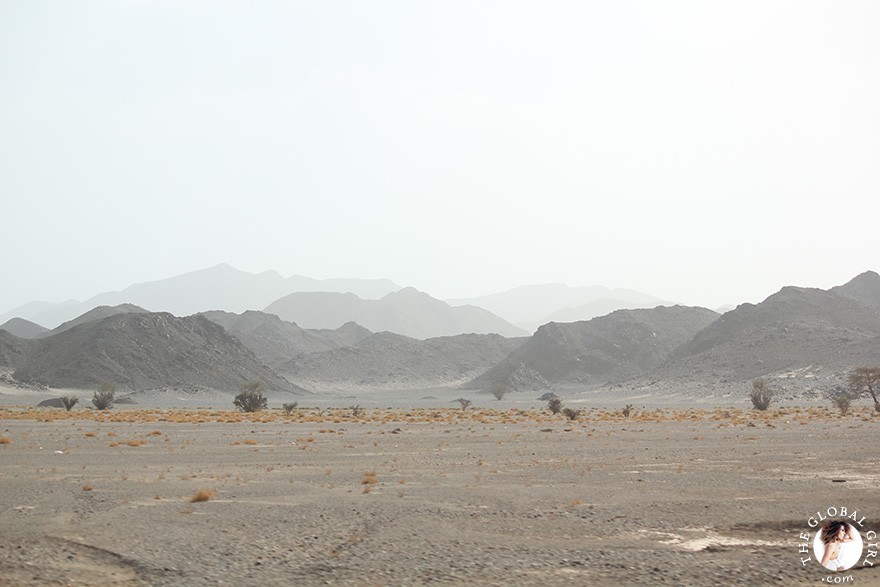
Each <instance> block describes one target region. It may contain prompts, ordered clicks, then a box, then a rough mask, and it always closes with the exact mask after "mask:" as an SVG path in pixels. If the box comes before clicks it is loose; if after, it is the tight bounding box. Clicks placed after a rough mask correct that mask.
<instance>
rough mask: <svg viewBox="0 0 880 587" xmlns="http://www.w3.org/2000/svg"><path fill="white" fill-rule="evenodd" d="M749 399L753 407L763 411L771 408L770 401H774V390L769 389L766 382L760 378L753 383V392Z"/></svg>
mask: <svg viewBox="0 0 880 587" xmlns="http://www.w3.org/2000/svg"><path fill="white" fill-rule="evenodd" d="M749 397H750V398H751V400H752V407H754V408H755V409H756V410H762V411H763V410H766V409H767V408H769V407H770V400H772V399H773V390H772V389H770V387H768V385H767V382H766V381H764V380H763V379H761V378H760V377H759V378H757V379H755V380H754V381H752V391H751V393H750V394H749Z"/></svg>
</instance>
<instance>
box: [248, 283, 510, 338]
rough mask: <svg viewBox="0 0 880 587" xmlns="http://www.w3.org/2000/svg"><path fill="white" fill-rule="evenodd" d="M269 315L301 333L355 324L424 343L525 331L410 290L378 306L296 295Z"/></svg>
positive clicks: (343, 297) (346, 297) (348, 298)
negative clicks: (274, 316)
mask: <svg viewBox="0 0 880 587" xmlns="http://www.w3.org/2000/svg"><path fill="white" fill-rule="evenodd" d="M265 311H266V312H267V313H270V314H276V315H277V316H279V317H281V319H282V320H287V321H288V322H295V323H297V324H299V325H300V326H301V327H303V328H329V329H335V328H338V327H339V326H341V325H342V324H345V323H346V322H356V323H357V324H360V325H361V326H363V327H364V328H367V329H368V330H371V331H373V332H384V331H387V332H393V333H395V334H401V335H404V336H409V337H411V338H418V339H427V338H435V337H438V336H454V335H457V334H500V335H502V336H508V337H509V336H523V335H524V334H525V331H523V330H520V329H519V328H517V327H515V326H513V325H512V324H510V323H509V322H506V321H505V320H503V319H501V318H499V317H498V316H495V315H494V314H492V313H491V312H489V311H487V310H484V309H482V308H477V307H475V306H459V307H454V308H453V307H452V306H450V305H449V304H447V303H446V302H442V301H440V300H438V299H435V298H432V297H431V296H429V295H428V294H426V293H422V292H420V291H418V290H415V289H413V288H411V287H408V288H404V289H402V290H400V291H398V292H394V293H391V294H388V295H387V296H385V297H383V298H382V299H380V300H363V299H361V298H359V297H357V296H356V295H354V294H351V293H347V294H340V293H328V292H318V293H315V292H298V293H294V294H291V295H289V296H285V297H283V298H281V299H279V300H277V301H275V302H273V303H272V304H270V305H269V306H268V307H267V308H266V310H265Z"/></svg>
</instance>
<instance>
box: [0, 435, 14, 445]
mask: <svg viewBox="0 0 880 587" xmlns="http://www.w3.org/2000/svg"><path fill="white" fill-rule="evenodd" d="M10 442H12V439H11V438H9V437H8V436H0V444H9V443H10Z"/></svg>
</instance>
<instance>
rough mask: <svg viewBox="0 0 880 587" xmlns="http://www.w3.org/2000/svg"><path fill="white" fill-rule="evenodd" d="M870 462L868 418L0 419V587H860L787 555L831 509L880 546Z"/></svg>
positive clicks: (876, 574)
mask: <svg viewBox="0 0 880 587" xmlns="http://www.w3.org/2000/svg"><path fill="white" fill-rule="evenodd" d="M878 440H880V417H878V415H877V414H874V413H873V410H872V409H869V408H868V407H866V406H864V405H861V406H859V407H857V408H855V409H853V410H852V411H851V412H850V413H849V414H847V415H845V416H842V415H840V414H839V413H838V412H837V411H835V410H832V409H831V408H830V407H827V406H819V405H815V406H806V407H798V406H779V407H771V408H770V409H769V410H767V411H764V412H758V411H754V410H751V409H749V408H747V407H743V406H739V407H723V406H705V407H699V408H687V407H665V408H662V407H661V408H642V409H635V410H634V411H633V412H632V413H631V414H630V415H629V417H626V416H624V415H623V413H622V410H621V409H620V408H619V407H616V406H615V407H608V408H599V407H584V408H582V410H581V413H580V415H579V418H578V419H577V420H575V421H571V420H568V419H567V418H566V417H565V416H563V415H562V414H558V415H552V414H550V413H549V412H548V411H547V410H546V408H542V407H540V406H537V405H535V406H530V407H525V408H523V407H516V406H514V407H509V406H505V404H504V403H503V402H499V403H498V404H497V406H492V407H489V406H487V405H480V406H477V407H472V408H470V409H467V410H461V409H458V408H456V407H449V406H448V404H447V405H446V406H438V407H422V406H419V407H415V408H407V407H401V406H396V407H378V406H370V407H366V408H362V409H358V410H353V409H351V408H350V407H317V408H315V407H312V408H309V407H298V408H297V409H295V410H293V411H292V412H291V413H290V414H289V415H288V414H285V413H284V412H283V411H282V410H280V409H270V410H266V411H261V412H257V413H254V414H243V413H240V412H234V411H231V410H229V409H218V408H201V409H199V408H188V409H176V408H143V407H122V406H120V407H117V408H115V409H113V410H110V411H105V412H98V411H94V410H87V409H83V407H82V406H78V407H77V408H76V409H74V410H73V411H71V412H65V411H63V410H58V409H46V408H40V409H38V408H34V407H27V406H16V405H5V406H0V470H2V481H0V535H2V541H0V585H3V586H7V585H8V586H34V585H72V586H73V585H95V586H98V585H126V586H140V585H155V586H184V585H186V586H190V585H236V586H239V585H240V586H245V585H253V586H257V585H296V586H300V585H302V586H310V585H365V586H372V585H375V586H381V585H389V586H390V585H541V586H552V585H560V586H562V585H565V586H569V585H692V586H701V585H819V584H851V585H880V569H877V568H876V567H872V566H870V564H864V562H865V561H867V562H868V563H870V562H872V559H871V558H868V553H869V550H870V549H869V544H868V541H867V540H866V541H865V544H864V550H863V553H862V555H861V558H860V561H859V563H858V564H857V565H855V567H853V568H852V569H850V570H848V571H846V572H843V573H831V572H829V571H826V570H824V569H823V568H822V567H821V566H820V565H819V564H818V563H817V562H816V560H815V557H813V560H810V561H807V563H806V564H803V563H802V560H801V559H802V558H803V557H810V556H812V555H811V553H808V554H803V553H801V552H799V544H800V543H802V542H803V540H802V539H801V538H800V537H799V536H800V534H801V533H802V532H805V531H810V529H809V528H808V520H809V518H810V517H811V516H815V515H816V513H817V512H826V511H827V509H828V508H829V507H835V508H841V507H846V508H848V511H853V510H857V511H858V512H859V517H860V518H861V517H864V518H865V519H864V521H863V525H862V526H860V527H859V528H858V529H859V531H860V534H861V536H863V537H864V536H866V535H867V533H868V532H870V531H874V532H876V531H877V530H880V524H878V519H880V472H878V462H880V458H878V456H880V453H878V450H880V443H878ZM811 532H815V529H812V531H811ZM811 539H812V536H811ZM874 542H876V540H874ZM875 548H876V547H875Z"/></svg>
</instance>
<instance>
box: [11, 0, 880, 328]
mask: <svg viewBox="0 0 880 587" xmlns="http://www.w3.org/2000/svg"><path fill="white" fill-rule="evenodd" d="M878 31H880V2H874V1H866V2H848V1H844V0H830V1H827V2H806V1H802V0H796V1H792V2H776V1H772V0H760V1H757V2H746V1H742V0H736V1H731V2H706V1H703V0H695V1H693V2H667V1H663V2H658V1H646V2H625V1H621V0H608V1H604V2H586V1H572V2H537V1H532V2H513V1H511V0H502V1H498V2H479V1H467V2H454V1H448V0H444V1H442V2H428V1H417V0H404V1H401V2H380V1H356V2H335V1H330V0H313V1H309V2H288V1H279V2H261V1H248V2H238V1H236V2H217V1H210V2H208V1H184V0H173V1H172V0H169V1H167V2H158V1H148V0H141V1H137V0H131V1H115V2H110V1H106V2H87V1H81V0H78V1H60V0H57V1H53V2H43V1H38V0H18V1H14V0H0V261H2V263H0V312H2V311H5V310H8V309H11V308H12V307H14V306H16V305H19V304H21V303H24V302H28V301H31V300H36V299H41V300H48V301H61V300H63V299H65V298H68V297H76V298H79V299H85V298H87V297H89V296H91V295H93V294H96V293H99V292H101V291H106V290H118V289H122V288H124V287H125V286H127V285H130V284H131V283H135V282H143V281H149V280H153V279H160V278H164V277H170V276H172V275H176V274H179V273H183V272H186V271H191V270H195V269H201V268H205V267H208V266H212V265H215V264H217V263H220V262H226V263H229V264H231V265H233V266H235V267H237V268H239V269H243V270H247V271H254V272H258V271H263V270H267V269H276V270H278V271H279V272H281V273H282V274H283V275H290V274H293V273H298V274H302V275H307V276H310V277H315V278H327V277H367V278H373V277H387V278H390V279H392V280H394V281H395V282H397V283H398V284H400V285H412V286H415V287H417V288H419V289H421V290H424V291H426V292H428V293H430V294H432V295H434V296H436V297H441V298H447V297H466V296H472V295H481V294H486V293H493V292H497V291H502V290H505V289H509V288H511V287H514V286H518V285H524V284H531V283H546V282H563V283H567V284H569V285H572V286H577V285H593V284H601V285H606V286H609V287H629V288H633V289H637V290H640V291H644V292H646V293H649V294H652V295H655V296H658V297H661V298H664V299H670V300H676V301H679V302H683V303H687V304H694V305H705V306H709V307H714V306H717V305H719V304H723V303H728V302H730V303H740V302H743V301H751V302H757V301H760V300H761V299H763V298H765V297H766V296H768V295H770V294H771V293H773V292H775V291H776V290H778V289H779V288H780V287H782V286H783V285H787V284H794V285H804V286H815V287H823V288H825V287H830V286H832V285H837V284H840V283H843V282H845V281H847V280H848V279H850V278H851V277H853V276H854V275H856V274H857V273H860V272H862V271H865V270H867V269H874V270H880V253H878V251H880V238H878V219H877V216H878V212H880V198H878V196H880V189H878V188H880V34H878Z"/></svg>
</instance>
